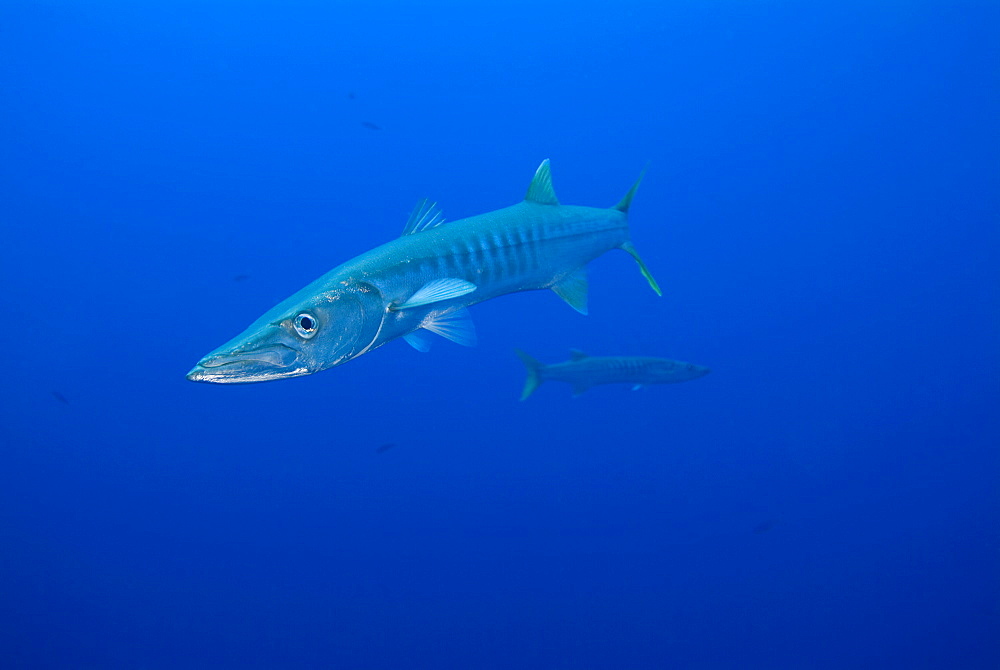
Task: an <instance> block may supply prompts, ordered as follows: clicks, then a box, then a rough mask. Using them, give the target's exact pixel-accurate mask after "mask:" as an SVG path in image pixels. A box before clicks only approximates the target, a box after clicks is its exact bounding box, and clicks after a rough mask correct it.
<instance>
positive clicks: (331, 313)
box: [301, 283, 386, 372]
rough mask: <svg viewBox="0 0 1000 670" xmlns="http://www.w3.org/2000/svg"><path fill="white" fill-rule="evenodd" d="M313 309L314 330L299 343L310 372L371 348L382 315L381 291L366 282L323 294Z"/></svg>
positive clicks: (358, 354) (384, 310)
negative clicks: (308, 362)
mask: <svg viewBox="0 0 1000 670" xmlns="http://www.w3.org/2000/svg"><path fill="white" fill-rule="evenodd" d="M313 311H314V312H315V316H316V319H317V322H318V328H317V332H316V334H315V336H313V337H311V338H309V339H308V340H306V341H304V342H303V343H302V345H301V346H302V349H303V350H304V351H305V350H308V351H309V354H308V357H309V359H310V363H311V365H310V366H309V367H310V369H311V370H312V371H313V372H319V371H320V370H326V369H327V368H332V367H334V366H337V365H340V364H342V363H346V362H347V361H349V360H351V359H352V358H357V357H358V356H360V355H361V354H363V353H365V352H366V351H368V350H369V349H371V348H372V347H373V346H374V345H375V343H376V340H377V339H378V335H379V332H380V331H381V329H382V323H383V320H384V318H385V315H386V309H385V303H384V302H383V300H382V295H381V294H380V293H379V291H378V289H376V288H375V287H374V286H372V285H370V284H367V283H360V284H356V285H354V286H352V287H350V288H349V289H347V290H341V291H336V292H332V293H329V294H327V295H326V296H325V297H324V300H323V301H322V302H320V303H319V304H317V305H316V306H315V308H314V310H313Z"/></svg>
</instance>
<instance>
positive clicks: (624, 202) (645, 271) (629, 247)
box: [614, 168, 663, 295]
mask: <svg viewBox="0 0 1000 670" xmlns="http://www.w3.org/2000/svg"><path fill="white" fill-rule="evenodd" d="M645 175H646V169H645V168H643V170H642V172H640V173H639V178H638V179H636V180H635V183H634V184H632V188H630V189H629V190H628V193H626V194H625V197H624V198H622V199H621V200H620V201H618V204H617V205H615V207H614V208H615V209H617V210H618V211H619V212H621V213H623V214H628V208H629V205H631V204H632V198H634V197H635V192H636V191H638V190H639V184H640V183H642V178H643V177H644V176H645ZM621 248H622V249H623V250H625V251H627V252H628V253H629V254H630V255H631V256H632V258H634V259H635V262H636V263H638V264H639V270H640V271H641V272H642V276H643V277H645V278H646V281H647V282H649V286H650V287H651V288H652V289H653V290H654V291H656V295H663V291H661V290H660V286H659V284H657V283H656V280H655V279H653V275H652V273H651V272H650V271H649V268H647V267H646V264H645V263H643V262H642V257H640V256H639V252H638V251H636V250H635V246H633V244H632V242H631V241H626V242H625V243H624V244H622V246H621Z"/></svg>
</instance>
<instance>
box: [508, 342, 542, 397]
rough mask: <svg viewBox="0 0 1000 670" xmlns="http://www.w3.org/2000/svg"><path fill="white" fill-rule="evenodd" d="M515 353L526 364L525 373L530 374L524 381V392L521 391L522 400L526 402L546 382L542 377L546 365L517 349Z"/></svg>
mask: <svg viewBox="0 0 1000 670" xmlns="http://www.w3.org/2000/svg"><path fill="white" fill-rule="evenodd" d="M514 353H516V354H517V355H518V357H519V358H520V359H521V361H523V362H524V367H525V371H526V372H527V373H528V377H527V378H526V379H525V380H524V390H522V391H521V400H526V399H527V398H528V396H530V395H531V394H532V393H534V392H535V389H536V388H538V387H539V386H541V385H542V382H544V381H545V378H544V377H543V376H542V372H543V371H544V370H545V364H544V363H541V362H539V361H537V360H535V359H534V358H532V357H531V356H529V355H528V354H526V353H524V352H523V351H521V350H520V349H515V350H514Z"/></svg>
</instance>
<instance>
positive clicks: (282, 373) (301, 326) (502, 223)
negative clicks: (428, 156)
mask: <svg viewBox="0 0 1000 670" xmlns="http://www.w3.org/2000/svg"><path fill="white" fill-rule="evenodd" d="M641 179H642V176H641V175H640V177H639V180H637V181H636V182H635V184H633V185H632V188H631V189H629V192H628V193H626V194H625V197H624V198H622V199H621V201H620V202H619V203H618V204H617V205H615V206H614V207H611V208H608V209H603V208H597V207H580V206H574V205H560V204H559V200H558V199H557V198H556V194H555V191H554V190H553V188H552V176H551V173H550V172H549V161H548V160H545V161H542V164H541V165H540V166H539V167H538V170H537V171H536V172H535V177H534V179H532V181H531V185H530V186H529V187H528V193H527V195H526V196H525V199H524V201H523V202H520V203H518V204H516V205H513V206H511V207H505V208H503V209H498V210H495V211H492V212H487V213H485V214H479V215H478V216H471V217H469V218H467V219H460V220H458V221H452V222H450V223H447V224H445V225H441V224H443V223H444V218H443V216H442V215H441V211H440V210H439V209H438V207H437V205H436V204H435V203H432V202H429V201H427V200H422V201H420V202H419V203H417V206H416V207H415V208H414V210H413V213H412V214H411V215H410V218H409V220H408V221H407V223H406V226H405V228H404V229H403V235H402V237H400V238H399V239H396V240H393V241H391V242H388V243H386V244H383V245H381V246H379V247H376V248H374V249H372V250H371V251H368V252H366V253H363V254H361V255H360V256H357V257H355V258H353V259H351V260H349V261H348V262H346V263H344V264H343V265H340V266H338V267H336V268H334V269H333V270H331V271H330V272H328V273H326V274H325V275H323V276H322V277H320V278H319V279H317V280H316V281H314V282H313V283H311V284H309V285H308V286H306V287H305V288H303V289H302V290H301V291H299V292H298V293H296V294H294V295H292V296H291V297H289V298H288V299H286V300H284V301H283V302H281V303H280V304H278V305H277V306H276V307H274V308H273V309H271V310H270V311H268V312H267V313H266V314H264V315H263V316H262V317H260V318H259V319H257V320H256V321H255V322H254V323H253V324H251V325H250V327H249V328H247V329H246V330H245V331H243V332H242V333H241V334H240V335H237V336H236V337H235V338H233V339H232V340H230V341H229V342H226V343H225V344H223V345H222V346H221V347H219V348H218V349H216V350H215V351H213V352H211V353H210V354H208V355H207V356H205V357H204V358H202V359H201V361H199V362H198V364H197V365H196V366H195V367H194V369H192V370H191V372H189V373H188V374H187V378H188V379H190V380H192V381H198V382H213V383H217V384H232V383H250V382H263V381H270V380H273V379H284V378H286V377H298V376H301V375H308V374H312V373H314V372H319V371H320V370H325V369H327V368H332V367H334V366H336V365H341V364H343V363H346V362H347V361H349V360H351V359H353V358H357V357H358V356H360V355H361V354H364V353H367V352H369V351H371V350H373V349H376V348H378V347H380V346H382V345H383V344H385V343H386V342H388V341H390V340H394V339H396V338H397V337H402V338H404V339H405V340H406V341H407V342H408V343H409V344H410V345H412V346H413V347H414V348H416V349H418V350H420V351H426V350H427V349H428V348H429V346H430V341H429V335H428V333H429V332H430V333H437V334H438V335H441V336H442V337H445V338H448V339H450V340H453V341H455V342H457V343H459V344H463V345H467V346H472V345H474V344H475V341H476V335H475V330H474V328H473V326H472V321H471V319H470V318H469V316H468V311H467V310H466V309H465V308H466V307H468V306H469V305H474V304H476V303H478V302H482V301H484V300H489V299H490V298H495V297H497V296H500V295H503V294H505V293H514V292H517V291H530V290H534V289H552V290H553V291H555V292H556V294H558V295H559V297H561V298H562V299H563V300H565V301H566V302H568V303H569V304H570V305H571V306H572V307H573V308H575V309H576V310H577V311H579V312H581V313H583V314H586V313H587V274H586V265H587V263H589V262H590V261H592V260H594V259H595V258H597V257H598V256H600V255H601V254H603V253H604V252H606V251H609V250H611V249H624V250H625V251H627V252H628V253H629V254H631V255H632V257H633V258H634V259H635V260H636V262H637V263H638V264H639V269H640V270H641V271H642V274H643V276H645V278H646V280H647V281H648V282H649V285H650V286H651V287H652V288H653V290H654V291H656V293H657V294H660V288H659V287H658V286H657V285H656V281H655V280H654V279H653V276H652V275H651V274H650V273H649V270H648V269H646V265H645V264H644V263H643V262H642V259H641V258H640V257H639V254H638V253H637V252H636V250H635V247H633V246H632V242H631V241H630V240H629V229H628V220H627V216H626V214H627V212H628V208H629V205H630V204H631V202H632V198H633V196H634V195H635V192H636V189H637V188H638V187H639V181H641Z"/></svg>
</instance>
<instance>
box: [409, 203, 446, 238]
mask: <svg viewBox="0 0 1000 670" xmlns="http://www.w3.org/2000/svg"><path fill="white" fill-rule="evenodd" d="M442 223H444V215H443V214H442V213H441V208H440V207H438V206H437V203H436V202H433V201H431V200H428V199H427V198H423V199H422V200H420V202H418V203H417V205H416V207H414V208H413V211H412V212H410V218H409V219H407V220H406V226H404V227H403V236H405V235H412V234H414V233H419V232H420V231H422V230H430V229H431V228H435V227H437V226H440V225H441V224H442Z"/></svg>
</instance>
